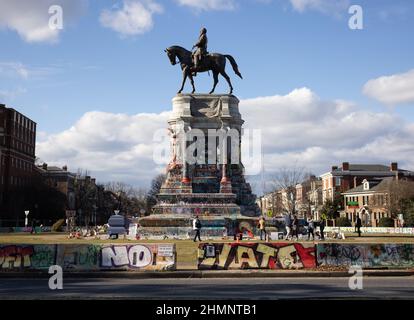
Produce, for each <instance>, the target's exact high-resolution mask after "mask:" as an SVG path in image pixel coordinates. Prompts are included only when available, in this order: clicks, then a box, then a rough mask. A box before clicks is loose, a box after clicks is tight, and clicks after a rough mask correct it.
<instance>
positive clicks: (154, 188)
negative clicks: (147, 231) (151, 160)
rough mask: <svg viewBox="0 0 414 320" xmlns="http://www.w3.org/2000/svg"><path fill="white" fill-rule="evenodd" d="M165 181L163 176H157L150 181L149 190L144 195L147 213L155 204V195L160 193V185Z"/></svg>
mask: <svg viewBox="0 0 414 320" xmlns="http://www.w3.org/2000/svg"><path fill="white" fill-rule="evenodd" d="M165 179H166V175H165V174H159V175H157V176H156V177H155V178H154V179H152V181H151V188H150V190H149V191H148V193H147V195H146V203H147V210H148V212H150V211H151V209H152V207H153V206H155V205H156V204H157V195H158V193H160V189H161V186H162V184H163V183H164V181H165Z"/></svg>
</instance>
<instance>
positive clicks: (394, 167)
mask: <svg viewBox="0 0 414 320" xmlns="http://www.w3.org/2000/svg"><path fill="white" fill-rule="evenodd" d="M390 169H391V171H398V163H397V162H391V166H390Z"/></svg>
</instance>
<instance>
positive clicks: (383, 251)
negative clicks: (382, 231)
mask: <svg viewBox="0 0 414 320" xmlns="http://www.w3.org/2000/svg"><path fill="white" fill-rule="evenodd" d="M316 252H317V261H318V265H322V266H350V265H360V266H362V267H366V268H367V267H368V268H378V267H393V268H395V267H396V268H404V267H414V244H395V243H391V244H340V243H319V244H317V245H316Z"/></svg>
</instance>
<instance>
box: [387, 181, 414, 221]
mask: <svg viewBox="0 0 414 320" xmlns="http://www.w3.org/2000/svg"><path fill="white" fill-rule="evenodd" d="M387 193H388V199H387V203H386V208H387V210H388V212H390V213H391V214H392V216H393V217H394V218H395V217H396V216H397V215H398V214H399V213H403V212H402V211H403V209H404V201H405V200H408V199H413V198H414V182H413V181H406V180H396V179H393V180H390V181H389V182H388V184H387Z"/></svg>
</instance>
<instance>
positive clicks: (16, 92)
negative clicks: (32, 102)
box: [0, 87, 27, 102]
mask: <svg viewBox="0 0 414 320" xmlns="http://www.w3.org/2000/svg"><path fill="white" fill-rule="evenodd" d="M26 92H27V91H26V89H25V88H21V87H18V88H16V89H11V90H5V89H0V99H1V100H2V102H8V101H13V100H14V99H15V98H16V97H17V96H20V95H22V94H25V93H26Z"/></svg>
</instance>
